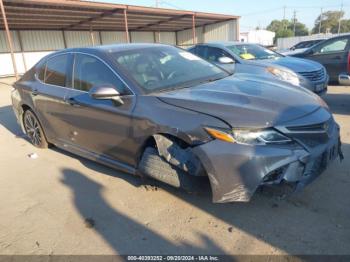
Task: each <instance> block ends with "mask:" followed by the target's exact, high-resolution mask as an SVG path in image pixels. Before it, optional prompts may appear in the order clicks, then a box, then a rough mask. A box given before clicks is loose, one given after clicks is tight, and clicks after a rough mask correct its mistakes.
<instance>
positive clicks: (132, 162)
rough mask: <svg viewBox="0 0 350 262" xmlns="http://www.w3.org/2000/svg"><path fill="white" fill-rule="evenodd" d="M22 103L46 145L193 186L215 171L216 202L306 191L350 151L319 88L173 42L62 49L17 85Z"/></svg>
mask: <svg viewBox="0 0 350 262" xmlns="http://www.w3.org/2000/svg"><path fill="white" fill-rule="evenodd" d="M12 104H13V109H14V112H15V115H16V117H17V119H18V122H19V124H20V125H21V127H22V128H23V130H24V132H25V133H26V134H27V135H28V137H29V139H30V141H31V142H32V143H33V144H34V145H35V146H37V147H40V148H46V147H47V146H48V145H50V144H52V145H56V146H57V147H60V148H62V149H64V150H67V151H70V152H72V153H75V154H78V155H80V156H83V157H86V158H89V159H92V160H95V161H98V162H100V163H103V164H105V165H108V166H111V167H113V168H116V169H120V170H122V171H125V172H127V173H131V174H140V175H143V176H148V177H152V178H155V179H158V180H159V181H162V182H164V183H167V184H170V185H172V186H175V187H178V188H184V189H186V190H190V191H192V190H193V188H195V187H196V186H197V185H198V184H197V182H198V181H197V179H199V178H200V177H202V178H206V179H209V180H210V184H211V186H212V193H213V200H214V202H229V201H248V200H249V199H250V198H251V197H252V195H253V194H254V192H255V191H256V190H257V188H258V187H259V186H263V185H280V184H281V183H288V184H292V185H294V186H295V188H296V189H300V188H303V187H304V186H305V185H307V184H308V183H309V182H311V181H312V180H313V179H315V178H316V177H317V176H318V175H319V174H320V173H321V172H322V171H323V170H324V169H325V168H326V167H327V165H328V163H329V162H330V161H332V160H334V159H335V158H336V157H338V155H340V156H341V150H340V139H339V126H338V125H337V123H336V122H335V121H334V119H333V116H332V114H331V112H330V111H329V109H328V107H327V105H326V104H325V103H324V102H323V100H322V99H321V98H320V97H318V96H317V95H315V94H313V93H311V92H309V91H308V90H305V89H304V88H295V87H294V86H292V85H290V84H288V83H285V82H284V83H283V84H281V82H277V83H276V82H275V81H272V80H270V81H262V80H260V79H259V77H257V76H254V75H248V74H245V75H244V77H242V75H241V76H240V75H239V74H238V76H235V75H230V74H229V73H228V72H226V71H224V70H222V69H221V68H219V67H217V66H215V65H213V64H212V63H209V62H207V61H205V60H203V59H201V58H199V57H197V56H195V55H193V54H191V53H189V52H186V51H184V50H182V49H179V48H176V47H173V46H167V45H159V44H158V45H155V44H120V45H111V46H102V47H92V48H73V49H68V50H62V51H59V52H55V53H53V54H50V55H48V56H46V57H45V58H43V59H42V60H41V61H40V62H39V63H38V64H37V65H35V66H34V67H33V68H32V69H31V70H30V71H28V72H27V73H25V75H24V76H23V77H22V78H21V79H20V80H19V81H17V82H16V83H15V84H14V90H13V91H12Z"/></svg>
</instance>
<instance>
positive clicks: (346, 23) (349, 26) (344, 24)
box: [340, 19, 350, 33]
mask: <svg viewBox="0 0 350 262" xmlns="http://www.w3.org/2000/svg"><path fill="white" fill-rule="evenodd" d="M348 32H350V19H347V20H346V19H343V20H341V22H340V33H348Z"/></svg>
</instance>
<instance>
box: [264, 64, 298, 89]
mask: <svg viewBox="0 0 350 262" xmlns="http://www.w3.org/2000/svg"><path fill="white" fill-rule="evenodd" d="M267 71H268V72H269V73H271V74H273V75H274V76H275V77H276V78H278V79H279V80H282V81H286V82H289V83H291V84H293V85H299V84H300V81H299V78H298V76H297V74H295V73H294V72H292V71H285V70H281V69H278V68H275V67H268V68H267Z"/></svg>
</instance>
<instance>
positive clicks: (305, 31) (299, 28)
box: [288, 21, 309, 36]
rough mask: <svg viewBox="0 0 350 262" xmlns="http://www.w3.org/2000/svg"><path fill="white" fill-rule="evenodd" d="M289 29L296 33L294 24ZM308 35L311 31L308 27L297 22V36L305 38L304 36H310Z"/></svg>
mask: <svg viewBox="0 0 350 262" xmlns="http://www.w3.org/2000/svg"><path fill="white" fill-rule="evenodd" d="M288 29H290V30H292V31H294V23H290V25H289V26H288ZM308 34H309V30H308V29H307V27H306V25H305V24H303V23H300V22H298V21H296V23H295V35H296V36H304V35H308Z"/></svg>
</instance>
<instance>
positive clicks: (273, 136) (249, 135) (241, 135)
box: [205, 127, 292, 145]
mask: <svg viewBox="0 0 350 262" xmlns="http://www.w3.org/2000/svg"><path fill="white" fill-rule="evenodd" d="M205 130H206V131H207V132H208V134H209V135H211V136H212V137H213V138H216V139H218V140H222V141H225V142H231V143H240V144H249V145H266V144H285V143H289V142H292V140H291V139H290V138H288V137H286V136H285V135H283V134H281V133H279V132H277V131H276V130H274V129H271V128H269V129H262V130H251V129H232V130H229V129H217V128H212V127H206V128H205Z"/></svg>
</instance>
